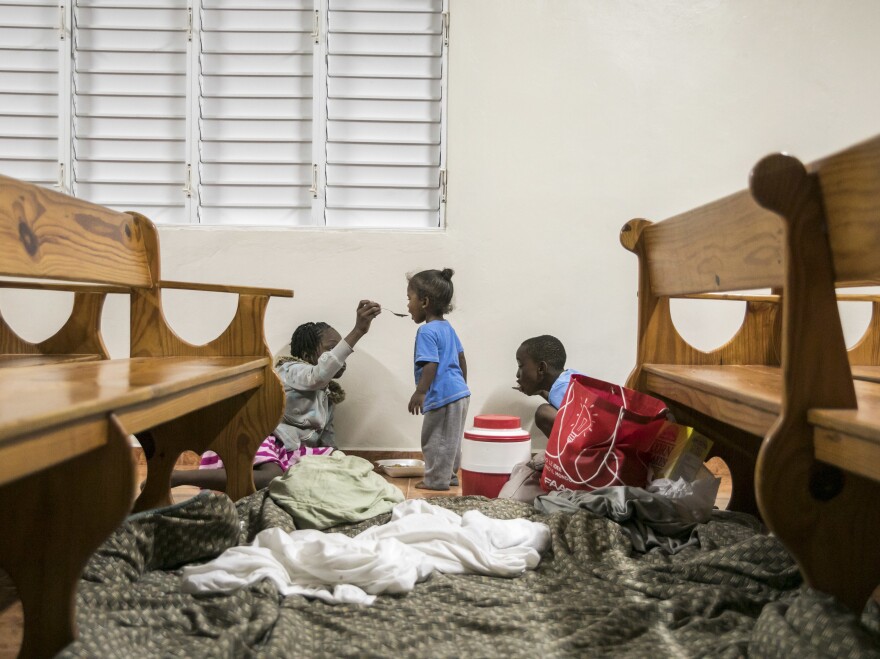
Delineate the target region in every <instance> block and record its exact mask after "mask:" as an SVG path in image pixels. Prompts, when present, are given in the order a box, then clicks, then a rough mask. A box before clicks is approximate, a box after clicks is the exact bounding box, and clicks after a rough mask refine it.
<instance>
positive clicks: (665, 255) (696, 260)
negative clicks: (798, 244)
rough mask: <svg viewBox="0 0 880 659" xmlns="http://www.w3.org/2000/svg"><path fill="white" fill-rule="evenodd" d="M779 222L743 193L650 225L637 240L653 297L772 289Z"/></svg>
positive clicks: (777, 274) (777, 273) (778, 258)
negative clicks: (641, 250)
mask: <svg viewBox="0 0 880 659" xmlns="http://www.w3.org/2000/svg"><path fill="white" fill-rule="evenodd" d="M783 228H784V227H783V224H782V221H781V220H780V219H779V217H777V216H776V215H775V214H774V213H772V212H770V211H767V210H765V209H763V208H761V207H760V206H758V204H757V203H756V202H755V201H754V199H753V198H752V195H751V193H750V192H749V191H748V190H743V191H741V192H738V193H736V194H733V195H730V196H729V197H725V198H723V199H720V200H718V201H715V202H713V203H710V204H707V205H705V206H701V207H699V208H695V209H693V210H690V211H688V212H686V213H682V214H680V215H676V216H674V217H670V218H668V219H666V220H664V221H662V222H658V223H656V224H651V225H650V226H647V227H645V229H644V230H643V231H642V236H641V240H642V243H643V248H644V252H643V255H644V259H645V265H646V267H647V270H648V272H647V274H648V278H649V281H650V286H651V292H652V293H653V294H654V295H656V296H673V297H674V296H677V295H687V294H692V293H714V292H729V291H741V290H749V289H757V288H776V287H780V286H782V284H783V267H782V255H783V251H784V250H783V240H784V233H783Z"/></svg>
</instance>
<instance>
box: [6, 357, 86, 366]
mask: <svg viewBox="0 0 880 659" xmlns="http://www.w3.org/2000/svg"><path fill="white" fill-rule="evenodd" d="M98 359H102V356H101V355H86V354H83V355H0V368H6V367H8V366H19V367H20V366H40V365H42V364H60V363H63V362H92V361H97V360H98Z"/></svg>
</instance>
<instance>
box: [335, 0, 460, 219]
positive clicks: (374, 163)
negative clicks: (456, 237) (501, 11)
mask: <svg viewBox="0 0 880 659" xmlns="http://www.w3.org/2000/svg"><path fill="white" fill-rule="evenodd" d="M328 23H329V33H328V45H327V102H326V122H327V124H326V126H327V128H326V130H327V140H326V210H325V213H326V222H327V225H328V226H333V227H391V228H395V227H406V228H419V227H437V226H440V225H441V223H442V205H443V204H442V201H443V186H442V185H441V183H442V178H441V177H442V176H443V174H444V172H443V169H444V168H445V163H444V162H443V157H442V156H443V146H444V145H443V144H442V142H443V140H442V137H443V133H444V130H443V127H444V125H445V120H444V117H443V102H444V99H443V95H444V90H445V84H444V68H445V60H444V53H445V48H444V39H445V29H444V12H443V0H329V7H328Z"/></svg>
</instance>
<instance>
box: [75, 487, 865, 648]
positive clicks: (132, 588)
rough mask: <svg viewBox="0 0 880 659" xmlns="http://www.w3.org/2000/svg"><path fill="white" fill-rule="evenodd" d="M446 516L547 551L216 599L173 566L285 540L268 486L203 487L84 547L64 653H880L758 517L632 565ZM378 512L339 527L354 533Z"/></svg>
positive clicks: (576, 539)
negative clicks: (258, 539)
mask: <svg viewBox="0 0 880 659" xmlns="http://www.w3.org/2000/svg"><path fill="white" fill-rule="evenodd" d="M432 503H436V504H437V505H442V506H444V507H447V508H449V509H451V510H453V511H455V512H457V513H459V514H461V513H463V512H464V511H466V510H470V509H478V510H480V511H482V512H483V513H485V514H486V515H489V516H490V517H495V518H500V519H512V518H516V517H525V518H529V519H535V520H540V521H543V522H544V523H546V524H548V525H549V527H550V529H551V532H552V546H551V549H550V550H549V551H548V552H547V554H546V555H545V556H544V558H543V560H542V562H541V565H540V566H539V567H538V569H537V570H535V571H534V572H527V573H525V574H524V575H522V576H521V577H518V578H515V579H502V578H494V577H484V576H475V575H441V574H435V575H434V576H433V577H431V578H430V579H429V580H428V581H426V582H424V583H420V584H417V585H416V587H415V590H414V591H413V592H411V593H409V594H407V595H402V596H388V595H384V596H380V597H379V598H378V599H377V601H376V603H375V604H374V605H373V606H370V607H357V606H331V605H328V604H324V603H322V602H318V601H310V600H306V599H304V598H302V597H288V598H281V597H280V596H279V595H278V593H277V591H276V590H275V587H274V586H273V585H272V584H270V583H269V582H265V581H264V582H262V583H260V584H258V585H256V586H253V587H252V588H250V589H247V590H241V591H238V592H236V593H233V594H229V595H211V596H193V595H184V594H182V593H181V592H180V587H179V586H180V577H179V571H178V568H179V567H180V566H181V565H182V564H184V563H187V562H192V561H204V560H208V559H210V558H213V557H214V556H216V555H218V554H219V553H221V552H222V551H223V550H224V549H226V548H228V547H230V546H234V545H236V544H240V543H246V542H249V541H250V540H251V539H252V538H253V537H254V536H255V535H256V534H257V533H258V532H259V531H261V530H262V529H264V528H268V527H270V526H280V527H282V528H285V529H286V530H289V531H290V530H293V524H292V522H291V519H290V517H289V516H288V515H287V513H285V512H284V511H282V510H281V509H280V508H278V507H277V506H276V505H275V504H274V502H273V501H272V499H271V498H269V497H268V496H267V495H266V491H265V490H263V491H260V492H257V493H256V494H254V495H252V496H250V497H246V498H245V499H242V500H241V501H239V502H238V503H237V504H233V503H232V502H231V501H230V500H229V499H228V498H227V497H225V496H218V495H214V494H208V493H203V494H201V495H200V496H198V497H196V498H195V499H192V500H190V501H188V502H184V503H183V504H179V505H177V506H172V507H170V508H166V509H163V510H161V511H152V512H149V513H143V514H139V515H135V516H132V517H131V518H129V520H128V521H127V522H126V523H125V524H124V525H123V526H122V527H121V528H120V529H119V530H118V531H117V532H116V533H115V534H114V535H112V536H111V537H110V538H109V539H108V540H107V542H105V543H104V545H103V546H102V547H101V549H100V550H99V551H98V552H97V553H96V554H95V556H94V557H93V558H92V560H91V561H90V563H89V565H88V566H87V568H86V570H85V573H84V575H83V580H82V582H81V583H80V587H79V592H78V601H77V605H78V609H77V621H78V625H79V632H80V637H79V639H78V640H77V641H76V642H75V643H73V644H72V645H70V646H68V648H66V650H65V651H64V652H63V653H62V655H61V656H64V657H157V656H180V657H309V658H311V657H358V658H360V657H395V658H397V657H418V658H419V659H428V658H430V659H433V658H435V657H468V658H471V659H473V658H478V657H504V658H506V659H510V658H514V657H528V658H529V659H536V658H538V657H742V656H758V657H775V656H778V657H790V656H795V657H816V656H828V657H846V656H860V657H861V656H866V657H880V622H878V621H880V615H878V607H877V606H876V605H874V604H871V605H869V606H868V607H867V608H866V611H865V613H864V615H863V616H862V618H861V620H859V619H857V618H856V617H855V616H853V615H852V614H850V613H849V612H847V611H846V610H845V609H843V608H841V607H839V606H838V605H836V604H835V603H834V602H833V600H831V599H830V598H828V597H825V596H823V595H821V594H819V593H816V592H814V591H811V590H810V589H808V588H805V587H803V586H802V585H801V580H800V576H799V573H798V571H797V569H796V567H795V565H794V564H793V562H792V560H791V558H790V557H789V556H788V554H787V553H786V551H785V549H784V548H783V547H782V546H781V545H780V543H779V542H778V541H777V540H776V539H775V538H773V537H772V536H769V535H767V534H766V533H764V532H763V531H762V530H761V528H760V525H759V524H758V523H757V522H756V520H754V518H751V517H748V516H745V515H736V514H730V513H720V512H719V513H715V515H714V517H713V520H712V521H710V522H709V523H707V524H705V525H702V526H701V527H700V529H699V537H700V545H701V546H700V548H687V549H685V550H683V551H681V552H680V553H678V554H676V555H674V556H668V555H666V554H663V553H659V552H652V553H648V554H637V553H635V552H634V551H633V550H632V546H631V544H630V540H629V539H628V537H627V536H626V535H625V534H624V533H623V532H622V531H621V529H620V527H619V526H618V525H617V524H615V523H614V522H612V521H610V520H607V519H605V518H602V517H598V516H596V515H594V514H592V513H590V512H587V511H579V512H576V513H574V514H570V513H554V514H553V515H542V514H540V513H537V512H536V511H534V510H533V509H532V508H531V507H530V506H527V505H525V504H522V503H518V502H515V501H508V500H487V499H483V498H481V497H455V498H438V499H433V500H432ZM388 518H389V516H388V515H383V516H380V517H377V518H374V519H372V520H369V521H367V522H362V523H360V524H355V525H348V526H345V527H337V528H336V529H334V530H337V531H341V532H344V533H346V534H349V535H355V534H357V533H359V532H360V531H362V530H364V529H365V528H367V527H369V526H372V525H374V524H381V523H384V522H385V521H387V520H388Z"/></svg>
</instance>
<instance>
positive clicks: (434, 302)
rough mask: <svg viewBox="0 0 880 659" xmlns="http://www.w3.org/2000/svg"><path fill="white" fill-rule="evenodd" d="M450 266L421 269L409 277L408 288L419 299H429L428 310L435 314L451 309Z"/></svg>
mask: <svg viewBox="0 0 880 659" xmlns="http://www.w3.org/2000/svg"><path fill="white" fill-rule="evenodd" d="M454 274H455V271H454V270H452V269H450V268H443V270H422V271H421V272H417V273H416V274H414V275H412V276H411V277H409V288H410V290H412V291H413V292H414V293H415V294H416V297H418V298H419V299H422V298H425V297H426V298H428V299H429V300H430V301H431V309H430V311H431V312H432V313H434V314H437V315H443V314H447V313H449V312H450V311H452V293H453V287H452V275H454Z"/></svg>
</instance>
